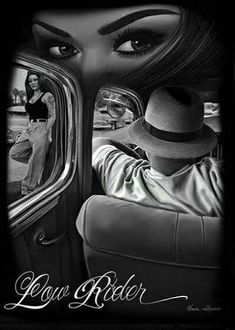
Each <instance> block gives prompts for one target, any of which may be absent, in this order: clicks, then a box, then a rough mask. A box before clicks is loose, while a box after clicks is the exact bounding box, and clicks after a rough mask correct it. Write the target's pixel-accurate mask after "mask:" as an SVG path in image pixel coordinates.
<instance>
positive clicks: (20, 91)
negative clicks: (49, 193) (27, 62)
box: [5, 67, 59, 204]
mask: <svg viewBox="0 0 235 330" xmlns="http://www.w3.org/2000/svg"><path fill="white" fill-rule="evenodd" d="M29 73H30V74H31V73H32V74H31V76H29V78H27V77H28V75H29ZM37 75H38V77H39V75H40V79H41V80H40V88H39V87H38V89H37V86H38V85H36V82H34V81H33V80H34V79H35V81H36V79H37ZM27 79H28V80H29V84H31V87H29V85H27V84H26V80H27ZM37 84H39V83H38V81H37ZM27 88H29V89H30V91H28V90H27ZM29 103H30V104H29ZM5 111H6V114H7V116H6V117H7V125H6V127H7V131H6V143H7V165H8V166H7V168H8V172H7V197H8V204H12V203H14V202H15V201H17V200H19V199H21V198H23V197H25V196H27V195H30V194H32V193H33V192H35V191H37V190H38V189H39V188H41V187H42V186H43V185H45V184H46V183H47V182H48V180H49V178H50V177H51V175H52V172H53V168H54V165H55V161H56V159H57V158H58V157H59V154H58V150H57V147H56V145H57V143H58V142H59V141H58V140H59V135H58V132H56V127H58V120H56V117H58V114H59V107H58V100H57V97H56V85H55V84H54V83H53V81H52V80H51V79H50V78H48V77H47V76H45V75H42V74H41V73H39V72H37V71H32V72H31V71H30V68H29V69H28V70H26V69H23V68H20V67H19V68H18V67H16V68H13V70H12V76H11V80H10V83H9V87H8V99H7V106H6V110H5ZM50 120H51V121H52V124H51V125H50V126H49V123H50ZM57 160H58V159H57Z"/></svg>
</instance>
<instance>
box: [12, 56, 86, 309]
mask: <svg viewBox="0 0 235 330" xmlns="http://www.w3.org/2000/svg"><path fill="white" fill-rule="evenodd" d="M14 70H23V71H24V70H25V71H26V72H27V70H34V71H37V72H40V73H41V74H43V75H45V77H47V79H48V80H50V82H51V83H52V84H53V88H54V90H53V91H54V97H55V104H56V123H55V128H54V132H53V141H52V143H51V145H50V149H49V153H48V155H47V166H45V167H47V168H44V170H45V171H44V172H45V173H43V175H44V180H43V182H42V184H41V185H40V187H39V189H37V190H36V191H35V192H33V193H31V194H29V195H27V196H24V197H22V196H21V197H20V198H18V199H17V200H15V201H13V202H10V203H9V205H8V224H7V226H8V228H9V239H10V244H11V248H12V258H13V265H14V269H12V270H11V272H12V276H11V277H10V278H9V281H10V280H11V283H8V286H9V288H11V289H12V294H13V295H14V294H15V293H16V291H17V289H15V290H14V285H15V283H14V282H12V281H16V280H17V279H18V278H19V277H20V276H24V275H25V276H27V275H28V276H31V279H32V280H33V279H35V278H36V277H37V276H40V275H42V274H48V285H50V286H52V287H53V288H56V287H58V288H61V287H66V286H69V288H70V292H73V291H74V290H73V288H74V287H75V286H77V285H78V284H79V282H80V281H81V279H82V273H83V271H84V263H83V255H82V249H81V240H80V238H79V235H78V234H77V231H76V228H75V219H76V216H77V213H78V211H79V208H80V206H81V204H82V200H83V195H82V184H83V182H81V180H80V179H79V177H82V176H81V173H82V168H83V159H82V157H81V155H82V154H83V143H82V132H79V126H80V127H81V124H80V123H79V121H80V120H81V111H82V96H81V92H80V88H79V86H78V85H76V83H75V82H74V81H72V79H71V78H70V76H69V75H67V74H66V71H65V70H63V71H62V69H61V68H59V67H57V66H56V65H55V64H53V63H50V62H49V61H45V60H42V59H41V58H40V57H37V56H36V55H34V54H30V52H28V51H27V52H25V51H21V52H19V53H17V54H16V56H15V57H14V59H13V62H12V71H13V72H14ZM8 165H9V164H8ZM8 167H9V166H8ZM16 171H17V170H16ZM8 174H9V173H8ZM15 182H16V181H15ZM13 183H14V182H13ZM17 183H19V181H17ZM7 185H9V182H7ZM8 197H9V196H8ZM43 281H44V279H42V282H43ZM41 285H43V283H41ZM27 299H29V301H30V298H29V297H28V298H27ZM68 299H69V297H68ZM28 303H29V305H30V304H31V305H33V306H34V305H35V306H36V305H38V304H39V305H40V295H38V296H36V297H34V299H33V302H31V303H30V302H28ZM61 303H62V304H65V303H66V299H62V300H61V301H59V300H58V299H57V300H56V301H53V302H51V303H50V306H48V307H47V311H48V310H57V309H58V308H59V307H60V305H61ZM9 309H11V308H9Z"/></svg>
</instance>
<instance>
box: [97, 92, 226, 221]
mask: <svg viewBox="0 0 235 330" xmlns="http://www.w3.org/2000/svg"><path fill="white" fill-rule="evenodd" d="M203 116H204V107H203V102H202V100H201V98H200V96H199V95H198V94H197V93H196V92H195V91H194V90H192V89H191V88H188V87H176V86H166V87H162V88H158V89H156V90H155V91H154V92H153V93H152V94H151V97H150V99H149V102H148V105H147V109H146V113H145V116H144V117H142V118H140V119H138V120H136V121H135V122H134V123H133V124H132V125H131V126H130V128H129V134H130V137H131V138H132V139H133V141H134V142H135V143H136V144H137V145H139V146H140V147H141V148H143V149H144V150H145V152H146V155H147V158H148V161H146V160H140V159H136V157H135V154H134V153H132V152H131V151H128V148H126V147H122V146H121V144H120V143H117V142H115V141H112V140H107V139H101V138H98V139H94V140H93V148H94V150H93V168H94V169H95V171H96V174H97V176H98V178H99V179H100V181H101V183H102V187H103V189H104V191H105V192H106V194H107V195H109V196H113V197H117V198H121V199H124V200H128V201H132V202H136V203H139V204H142V205H147V206H152V207H157V208H161V209H165V210H172V211H177V212H183V213H191V214H195V215H201V216H221V215H222V200H223V187H222V179H221V167H220V161H218V160H216V159H213V158H211V157H204V158H203V159H202V160H201V161H200V162H196V161H195V159H196V158H198V157H201V156H204V155H205V154H207V153H208V152H209V151H211V150H212V149H213V148H214V147H215V145H216V144H217V136H216V134H215V132H214V131H213V130H212V129H211V128H210V127H209V126H207V125H205V124H203Z"/></svg>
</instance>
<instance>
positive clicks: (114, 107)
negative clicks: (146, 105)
mask: <svg viewBox="0 0 235 330" xmlns="http://www.w3.org/2000/svg"><path fill="white" fill-rule="evenodd" d="M107 111H108V114H109V115H110V116H111V117H112V118H120V117H122V116H123V115H124V113H125V112H126V107H125V105H124V104H122V103H120V102H118V101H116V100H114V101H110V102H109V103H108V105H107Z"/></svg>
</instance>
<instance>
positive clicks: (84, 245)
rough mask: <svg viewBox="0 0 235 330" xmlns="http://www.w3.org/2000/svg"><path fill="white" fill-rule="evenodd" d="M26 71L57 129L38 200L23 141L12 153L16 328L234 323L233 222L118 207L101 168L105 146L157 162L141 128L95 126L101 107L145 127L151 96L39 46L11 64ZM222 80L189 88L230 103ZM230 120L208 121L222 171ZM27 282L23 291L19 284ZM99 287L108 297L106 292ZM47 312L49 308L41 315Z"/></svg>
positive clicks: (10, 237) (6, 312) (119, 75)
mask: <svg viewBox="0 0 235 330" xmlns="http://www.w3.org/2000/svg"><path fill="white" fill-rule="evenodd" d="M46 17H47V16H46ZM53 19H54V18H53ZM45 24H46V23H45ZM63 24H64V23H63ZM41 28H42V27H41V26H40V28H39V30H40V29H41ZM42 29H43V28H42ZM39 32H40V33H41V31H39ZM40 33H39V34H40ZM47 33H48V34H49V32H47ZM43 38H44V39H46V37H45V36H44V37H43ZM43 38H42V40H43V41H42V44H43V45H44V43H45V44H46V41H44V39H43ZM125 41H126V40H125ZM54 43H55V41H53V45H52V46H54ZM68 58H69V57H68ZM71 62H72V61H71ZM19 69H20V70H24V72H25V73H26V72H27V71H28V70H30V69H33V70H35V71H36V72H39V73H41V74H43V75H44V76H45V77H46V78H47V79H48V81H49V82H50V85H51V91H52V94H53V96H54V98H55V105H56V121H55V124H54V126H53V129H52V142H51V143H50V147H49V151H48V153H47V156H46V161H45V165H44V169H43V172H42V175H41V178H40V182H39V185H38V188H37V189H36V190H35V191H34V192H32V193H31V194H29V195H27V196H22V195H21V194H20V182H21V180H22V179H23V176H24V173H25V170H26V167H27V164H21V163H19V162H15V161H12V160H11V159H10V157H9V155H8V153H9V150H10V148H11V146H12V142H11V143H8V142H7V148H6V149H7V170H8V174H7V175H8V179H7V182H6V186H7V187H6V188H7V204H8V205H7V213H8V221H7V227H8V232H7V236H6V237H7V241H8V244H9V245H8V246H9V255H10V259H9V260H11V263H9V265H10V266H9V270H8V275H9V276H8V279H7V287H6V293H5V296H4V297H3V298H2V299H3V300H4V301H3V304H2V305H3V312H2V313H3V320H4V321H3V324H4V326H5V329H14V326H15V328H17V324H18V326H19V327H20V326H24V324H27V325H28V326H29V327H32V326H35V329H37V322H39V325H38V329H39V328H40V326H42V323H43V321H42V320H45V322H47V321H48V322H49V323H48V324H49V326H50V325H51V324H54V325H55V326H56V327H57V328H58V329H65V328H66V327H68V325H69V326H70V327H71V329H73V328H74V329H75V327H79V326H81V329H83V328H84V329H110V328H114V329H144V328H148V329H158V326H163V329H176V328H177V329H182V330H183V329H193V327H194V326H198V327H200V328H201V329H204V328H205V324H206V325H208V326H210V325H217V324H220V322H221V320H223V317H224V316H223V310H222V305H223V299H224V296H223V294H224V293H223V289H224V249H225V234H224V219H223V218H220V217H209V216H196V215H190V214H185V213H179V212H173V211H167V210H163V209H157V208H153V207H149V206H143V205H139V204H137V203H132V202H128V201H124V200H120V199H117V198H114V197H110V196H108V195H106V194H105V192H104V191H103V188H102V186H101V183H100V181H99V179H98V178H97V176H96V173H95V171H94V169H93V168H92V165H91V159H92V139H93V138H94V137H107V138H113V139H116V140H117V141H119V142H120V143H123V144H124V145H125V146H127V147H128V148H130V149H131V150H133V151H135V152H136V157H139V158H142V159H146V155H145V153H144V151H143V150H142V149H141V148H140V147H139V146H137V145H135V143H134V142H133V141H132V140H131V138H130V137H129V135H128V133H127V131H128V127H129V126H130V125H131V122H128V123H125V124H123V125H122V126H120V127H116V126H115V129H114V128H113V126H110V127H108V126H107V125H106V126H105V125H104V127H95V124H94V112H95V109H96V107H97V103H98V101H99V102H101V103H100V104H101V105H100V108H102V107H103V106H106V105H107V104H108V105H110V104H111V103H109V102H111V101H114V103H115V102H117V103H120V104H121V105H122V107H124V108H126V111H132V113H133V117H132V118H133V119H132V120H133V121H134V120H136V119H137V118H140V117H142V116H143V115H144V113H145V106H146V98H145V97H146V94H145V93H144V92H143V91H142V90H141V89H138V88H135V87H133V86H132V85H131V84H129V83H128V82H127V83H126V81H128V80H124V79H123V76H124V74H125V71H126V67H123V68H122V70H121V69H120V70H117V72H112V70H111V69H110V72H108V73H107V72H106V71H105V70H106V68H103V67H102V66H100V67H99V69H97V68H95V69H94V71H91V72H90V71H89V70H87V72H86V71H85V73H84V70H85V69H84V68H83V67H81V68H80V67H79V68H78V70H77V71H76V70H73V67H70V63H69V64H68V63H66V60H64V58H63V57H62V60H61V61H60V59H58V58H57V59H55V58H54V59H53V58H51V57H48V54H45V53H43V52H40V50H38V49H37V48H36V46H35V44H34V43H31V40H30V42H29V44H27V45H23V46H22V47H19V49H17V51H16V52H15V54H14V56H13V57H12V59H11V68H10V70H11V72H13V73H14V72H16V71H17V70H19ZM208 76H209V74H208ZM11 77H14V75H11ZM15 77H16V76H15ZM179 77H180V78H179V79H181V78H182V77H183V75H182V77H181V76H179ZM17 79H18V78H17ZM17 79H16V78H14V79H13V78H12V83H11V84H9V86H10V87H9V90H8V94H9V95H10V96H11V98H12V99H11V101H10V103H9V104H8V103H7V105H8V107H6V108H7V110H6V111H9V110H8V109H9V108H10V107H15V106H17V105H19V103H20V102H22V100H20V98H19V97H18V99H17V102H18V104H17V102H15V99H14V97H13V94H12V88H18V90H20V89H23V88H24V86H23V84H24V80H25V76H22V75H21V76H20V75H19V81H20V84H21V85H19V86H18V85H17V84H18V80H17ZM221 79H222V78H221V76H219V75H216V76H213V75H212V77H209V78H208V79H202V80H200V79H195V80H194V81H191V82H190V81H189V82H188V83H187V84H188V85H189V86H190V87H192V88H195V89H196V90H197V91H198V92H199V93H200V95H201V97H202V99H203V102H204V104H205V103H206V102H207V103H208V102H215V103H217V104H219V103H220V102H218V100H219V101H220V94H219V93H220V86H221ZM170 81H171V80H170ZM172 81H173V82H174V79H172ZM172 81H171V82H172ZM186 81H187V79H186ZM165 83H166V82H165ZM102 93H103V94H102ZM9 95H8V96H9ZM18 95H19V94H18ZM107 95H108V97H107ZM208 95H209V100H208ZM110 99H111V101H110ZM22 104H23V103H22ZM110 108H112V109H111V110H112V113H111V115H110V113H108V111H107V113H108V114H107V116H110V118H111V119H110V120H113V119H114V118H115V116H116V118H115V120H116V119H117V120H118V118H120V117H121V116H123V112H120V109H119V108H118V107H117V112H116V113H114V112H115V107H110ZM107 109H108V106H107ZM221 109H223V107H221ZM118 111H119V112H118ZM222 111H223V110H222ZM222 111H221V113H222ZM221 113H220V112H219V111H217V112H216V113H215V114H211V116H207V117H205V118H204V120H205V122H206V123H208V125H210V126H211V127H212V128H213V129H214V130H215V131H216V133H217V135H218V144H217V146H216V147H215V148H214V149H213V150H212V151H211V153H210V154H208V155H204V156H212V157H214V158H216V159H218V160H223V159H224V147H223V143H224V138H223V134H224V131H223V129H222V128H223V127H222V119H221V118H222V116H221ZM13 119H14V118H13ZM15 121H16V123H15V124H12V121H11V124H9V123H10V122H8V123H7V125H8V126H7V128H8V130H9V131H8V133H7V134H12V136H16V133H17V132H18V133H19V131H18V129H19V128H18V127H19V125H18V123H17V119H15ZM21 129H23V127H22V128H21ZM9 132H12V133H9ZM9 141H10V140H9ZM14 142H15V141H14ZM198 160H199V159H198ZM42 274H44V275H45V274H47V275H48V280H47V281H46V282H44V277H42V278H40V275H42ZM23 275H24V276H25V280H24V281H23V280H22V281H23V282H22V285H21V287H20V283H18V284H17V279H21V278H23V277H21V276H23ZM27 276H28V277H27ZM37 276H39V278H40V280H38V282H37V283H38V288H46V287H47V285H48V286H50V288H51V289H48V292H49V293H48V292H46V293H45V295H47V296H46V298H45V297H44V298H45V301H43V299H42V296H41V294H42V292H43V289H41V291H40V290H39V289H35V292H33V291H32V292H29V294H28V295H26V296H25V297H24V301H23V300H22V301H23V304H24V305H23V307H22V306H21V307H22V308H17V307H18V306H17V305H16V306H14V303H16V302H17V301H18V302H19V301H20V299H23V298H22V296H23V294H22V292H25V291H24V290H25V289H26V288H27V285H28V283H29V282H30V281H31V282H30V283H31V284H32V283H33V280H34V279H35V281H36V278H37ZM100 277H101V279H100ZM99 279H100V281H99ZM95 281H98V282H97V283H99V285H100V287H98V288H94V283H95ZM35 283H36V282H35ZM17 285H19V287H17ZM66 285H68V286H69V294H68V295H65V296H64V297H63V299H59V298H58V297H57V299H56V298H54V299H50V298H49V296H50V292H51V291H53V289H55V288H57V289H56V290H59V288H65V287H66ZM108 287H109V291H107V290H106V289H107V288H108ZM92 288H93V291H92ZM79 289H80V291H81V292H83V294H81V296H79V293H80V291H79ZM50 290H51V291H50ZM87 290H88V291H87ZM89 290H90V291H89ZM87 292H90V296H89V294H88V293H87ZM34 293H35V294H34ZM19 297H21V298H19ZM45 302H46V304H45V307H39V306H42V305H43V303H45ZM4 306H5V307H6V308H4ZM25 306H26V307H25ZM27 306H30V307H27ZM68 306H69V308H68ZM35 319H36V321H35ZM50 322H51V323H50ZM57 323H58V326H57ZM45 324H46V323H45ZM159 329H160V328H159ZM205 329H206V328H205Z"/></svg>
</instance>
